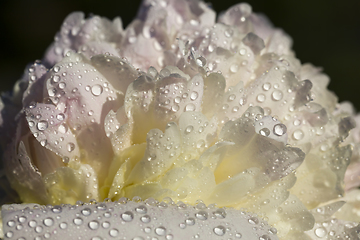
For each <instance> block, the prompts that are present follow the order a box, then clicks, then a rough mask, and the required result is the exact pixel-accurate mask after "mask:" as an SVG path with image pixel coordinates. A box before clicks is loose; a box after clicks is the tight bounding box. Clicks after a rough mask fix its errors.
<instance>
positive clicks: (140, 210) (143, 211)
mask: <svg viewBox="0 0 360 240" xmlns="http://www.w3.org/2000/svg"><path fill="white" fill-rule="evenodd" d="M135 211H136V212H138V213H141V214H145V213H147V208H146V207H145V206H144V205H141V206H138V207H136V208H135Z"/></svg>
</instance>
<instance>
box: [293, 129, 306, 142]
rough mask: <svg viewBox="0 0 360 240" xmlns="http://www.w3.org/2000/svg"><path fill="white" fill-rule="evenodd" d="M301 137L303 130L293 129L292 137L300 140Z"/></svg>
mask: <svg viewBox="0 0 360 240" xmlns="http://www.w3.org/2000/svg"><path fill="white" fill-rule="evenodd" d="M303 137H304V132H303V131H302V130H300V129H298V130H295V131H294V133H293V138H294V139H295V140H301V139H303Z"/></svg>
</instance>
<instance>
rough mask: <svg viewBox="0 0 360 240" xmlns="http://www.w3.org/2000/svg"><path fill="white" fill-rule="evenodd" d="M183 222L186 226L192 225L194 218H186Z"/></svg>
mask: <svg viewBox="0 0 360 240" xmlns="http://www.w3.org/2000/svg"><path fill="white" fill-rule="evenodd" d="M185 223H186V225H188V226H192V225H194V224H195V219H194V218H188V219H186V220H185Z"/></svg>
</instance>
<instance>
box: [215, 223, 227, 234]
mask: <svg viewBox="0 0 360 240" xmlns="http://www.w3.org/2000/svg"><path fill="white" fill-rule="evenodd" d="M225 232H226V228H225V227H224V226H221V225H219V226H217V227H214V233H215V234H216V235H218V236H223V235H224V234H225Z"/></svg>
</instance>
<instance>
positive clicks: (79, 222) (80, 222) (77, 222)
mask: <svg viewBox="0 0 360 240" xmlns="http://www.w3.org/2000/svg"><path fill="white" fill-rule="evenodd" d="M73 222H74V224H75V225H77V226H79V225H81V224H82V223H83V220H82V218H79V217H77V218H74V220H73Z"/></svg>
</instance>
